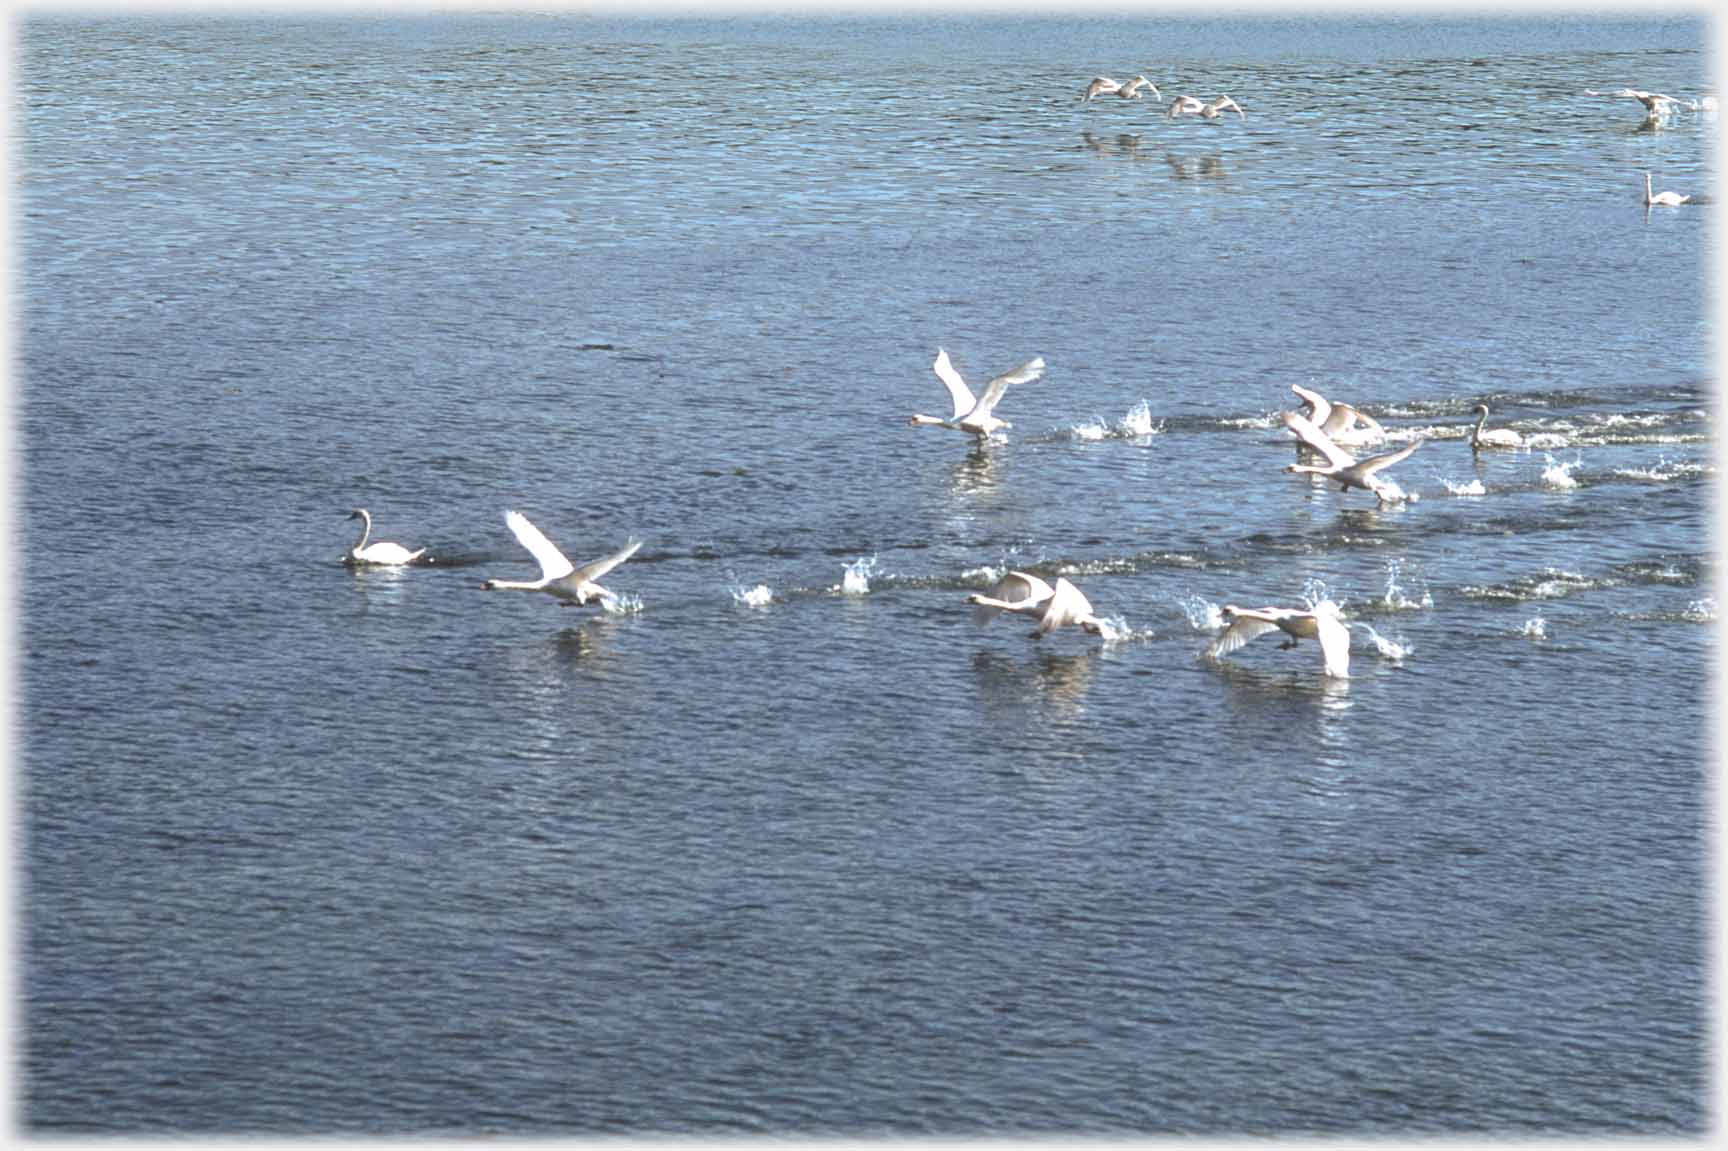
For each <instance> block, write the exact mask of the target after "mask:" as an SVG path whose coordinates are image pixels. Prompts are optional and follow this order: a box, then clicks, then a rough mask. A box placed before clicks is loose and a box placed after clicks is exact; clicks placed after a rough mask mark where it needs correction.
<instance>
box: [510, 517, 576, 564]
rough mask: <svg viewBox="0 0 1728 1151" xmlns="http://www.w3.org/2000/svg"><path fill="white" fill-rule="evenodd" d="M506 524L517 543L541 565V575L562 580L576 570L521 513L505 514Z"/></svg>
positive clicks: (555, 546)
mask: <svg viewBox="0 0 1728 1151" xmlns="http://www.w3.org/2000/svg"><path fill="white" fill-rule="evenodd" d="M504 522H505V523H506V524H508V525H509V526H510V530H511V531H512V532H514V533H515V535H516V541H517V542H518V543H520V544H521V545H522V546H523V547H525V548H527V549H528V554H529V555H531V556H533V557H534V562H535V563H537V564H539V565H540V574H541V575H542V576H543V577H545V578H546V579H549V580H554V579H561V578H562V577H564V576H567V575H569V574H570V573H571V572H572V571H574V570H575V568H574V567H573V566H572V565H571V563H570V561H569V560H567V559H565V558H564V553H563V552H561V551H559V550H558V546H557V545H556V544H554V543H553V542H552V541H551V540H549V539H547V538H546V537H545V536H544V535H542V534H541V532H540V529H539V528H537V527H535V526H534V525H533V524H531V523H529V522H528V517H527V516H525V515H523V514H522V513H521V512H505V513H504Z"/></svg>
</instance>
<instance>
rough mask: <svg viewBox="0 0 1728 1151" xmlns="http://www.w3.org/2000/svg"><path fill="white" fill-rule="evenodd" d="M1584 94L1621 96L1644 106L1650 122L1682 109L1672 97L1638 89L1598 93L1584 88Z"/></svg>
mask: <svg viewBox="0 0 1728 1151" xmlns="http://www.w3.org/2000/svg"><path fill="white" fill-rule="evenodd" d="M1584 94H1585V95H1586V96H1616V97H1620V96H1623V97H1625V98H1627V99H1629V100H1636V101H1638V102H1639V103H1640V104H1642V105H1644V110H1645V112H1647V113H1648V114H1649V118H1650V119H1652V120H1660V119H1662V118H1663V117H1664V116H1667V115H1669V114H1671V113H1673V112H1674V111H1675V110H1676V109H1678V108H1680V107H1682V104H1681V102H1680V101H1679V100H1676V99H1675V98H1674V97H1672V96H1664V95H1663V94H1662V93H1660V92H1645V91H1643V90H1641V89H1638V88H1622V89H1620V90H1619V91H1617V92H1598V91H1596V90H1595V89H1594V88H1586V89H1584Z"/></svg>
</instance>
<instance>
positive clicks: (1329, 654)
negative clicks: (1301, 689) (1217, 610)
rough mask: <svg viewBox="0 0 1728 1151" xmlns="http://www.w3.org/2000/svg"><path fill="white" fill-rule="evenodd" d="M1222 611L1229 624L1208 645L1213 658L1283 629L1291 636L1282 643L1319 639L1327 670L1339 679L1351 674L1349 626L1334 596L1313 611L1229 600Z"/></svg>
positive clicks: (1292, 643) (1316, 606)
mask: <svg viewBox="0 0 1728 1151" xmlns="http://www.w3.org/2000/svg"><path fill="white" fill-rule="evenodd" d="M1221 614H1222V615H1223V616H1224V618H1225V619H1226V620H1228V621H1229V622H1230V626H1229V627H1227V628H1225V629H1224V634H1223V635H1221V636H1219V637H1218V638H1217V639H1215V640H1213V641H1212V643H1211V645H1210V646H1209V647H1207V649H1206V654H1207V656H1209V657H1210V658H1212V659H1218V658H1219V657H1220V656H1224V655H1228V654H1229V653H1230V652H1233V651H1235V650H1236V649H1237V648H1239V647H1241V646H1242V645H1243V644H1245V643H1247V642H1248V641H1249V640H1252V639H1257V638H1259V637H1260V636H1263V635H1265V634H1266V633H1267V632H1269V631H1281V632H1283V633H1284V634H1285V635H1288V636H1289V637H1290V638H1289V639H1288V640H1286V641H1285V642H1284V643H1283V644H1281V645H1279V646H1281V647H1284V648H1293V647H1295V646H1296V641H1297V640H1301V639H1317V640H1319V641H1320V654H1321V655H1322V656H1324V657H1325V661H1326V674H1327V675H1329V676H1335V677H1336V678H1338V679H1348V678H1349V676H1350V629H1349V628H1347V627H1345V626H1344V621H1343V620H1341V619H1339V618H1338V608H1337V606H1336V605H1335V604H1333V603H1332V601H1331V600H1323V601H1321V602H1320V603H1318V604H1316V605H1314V609H1313V610H1312V611H1298V610H1296V609H1295V608H1287V607H1263V608H1247V607H1235V606H1233V605H1228V604H1227V605H1225V607H1224V609H1223V611H1222V613H1221Z"/></svg>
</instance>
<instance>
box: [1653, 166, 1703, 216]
mask: <svg viewBox="0 0 1728 1151" xmlns="http://www.w3.org/2000/svg"><path fill="white" fill-rule="evenodd" d="M1697 202H1698V197H1696V196H1683V195H1681V194H1680V193H1679V192H1657V193H1656V194H1654V195H1652V194H1651V183H1650V173H1648V172H1646V173H1644V206H1645V207H1646V208H1649V207H1652V206H1655V207H1658V208H1678V207H1679V206H1680V205H1681V204H1695V203H1697Z"/></svg>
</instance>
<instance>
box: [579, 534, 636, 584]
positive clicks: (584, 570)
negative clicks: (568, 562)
mask: <svg viewBox="0 0 1728 1151" xmlns="http://www.w3.org/2000/svg"><path fill="white" fill-rule="evenodd" d="M641 546H642V541H641V540H631V541H630V542H629V543H627V544H625V545H624V547H623V548H622V549H620V550H619V551H615V552H613V553H612V554H611V555H609V556H607V557H606V558H605V559H599V560H595V561H594V562H593V563H585V564H583V565H582V566H581V567H579V568H577V569H576V578H577V579H578V580H597V579H599V578H600V577H601V576H603V575H605V574H606V573H607V572H609V571H611V570H612V569H613V568H615V567H617V566H618V565H619V564H621V563H623V562H624V561H625V560H627V559H629V558H630V557H631V556H633V555H635V554H636V550H637V549H638V548H640V547H641Z"/></svg>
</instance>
